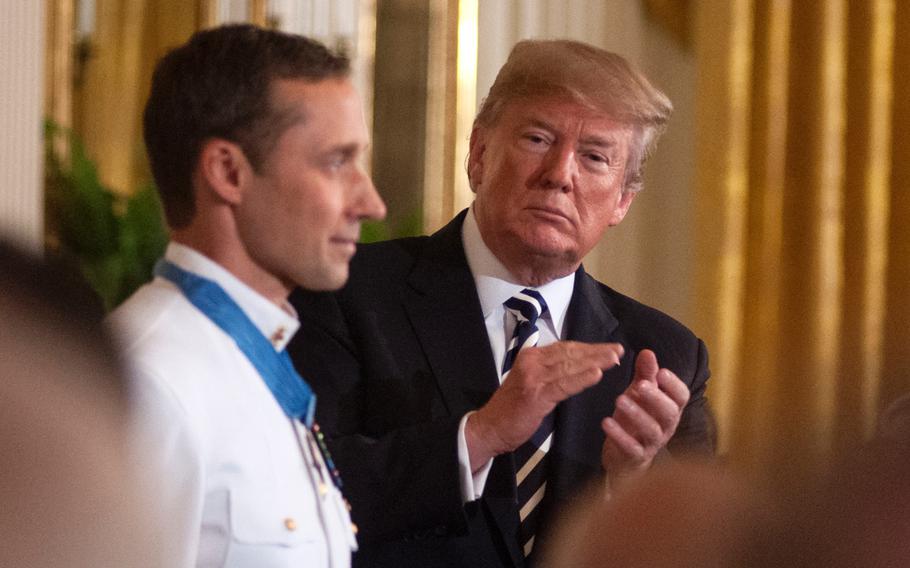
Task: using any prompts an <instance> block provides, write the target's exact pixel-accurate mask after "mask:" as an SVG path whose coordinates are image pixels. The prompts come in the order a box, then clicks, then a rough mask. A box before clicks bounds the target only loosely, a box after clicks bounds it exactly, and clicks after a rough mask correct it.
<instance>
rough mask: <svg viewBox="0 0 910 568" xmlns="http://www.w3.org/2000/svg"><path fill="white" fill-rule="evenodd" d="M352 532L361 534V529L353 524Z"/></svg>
mask: <svg viewBox="0 0 910 568" xmlns="http://www.w3.org/2000/svg"><path fill="white" fill-rule="evenodd" d="M351 532H352V533H354V534H357V533H358V532H360V529H358V528H357V524H356V523H351Z"/></svg>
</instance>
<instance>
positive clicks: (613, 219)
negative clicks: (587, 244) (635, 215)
mask: <svg viewBox="0 0 910 568" xmlns="http://www.w3.org/2000/svg"><path fill="white" fill-rule="evenodd" d="M636 195H638V192H637V191H623V192H622V193H620V194H619V200H618V201H617V202H616V206H615V207H614V208H613V214H612V215H611V216H610V223H609V226H610V227H614V226H616V225H619V223H620V221H622V220H623V219H624V218H625V217H626V213H628V212H629V207H631V206H632V201H633V200H634V199H635V196H636Z"/></svg>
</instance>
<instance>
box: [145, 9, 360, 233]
mask: <svg viewBox="0 0 910 568" xmlns="http://www.w3.org/2000/svg"><path fill="white" fill-rule="evenodd" d="M350 72H351V66H350V61H349V60H348V58H347V57H345V56H344V55H340V54H337V53H334V52H332V51H331V50H329V49H328V48H326V47H325V46H324V45H322V44H321V43H319V42H317V41H313V40H311V39H308V38H305V37H303V36H298V35H292V34H287V33H282V32H279V31H274V30H267V29H263V28H257V27H255V26H252V25H248V24H241V25H229V26H222V27H219V28H213V29H208V30H204V31H201V32H197V33H196V34H195V35H193V37H191V38H190V40H189V41H188V42H187V43H185V44H183V45H182V46H180V47H177V48H176V49H174V50H172V51H171V52H170V53H168V54H167V55H165V56H164V58H162V59H161V61H159V62H158V65H157V67H156V68H155V74H154V76H153V77H152V88H151V94H150V95H149V99H148V102H147V103H146V105H145V114H144V117H143V129H144V134H145V146H146V151H147V152H148V156H149V162H150V163H151V167H152V174H153V175H154V177H155V182H156V183H157V185H158V192H159V194H160V195H161V202H162V204H163V205H164V213H165V216H166V217H167V221H168V225H170V226H171V227H172V228H180V227H184V226H186V225H188V224H189V223H190V221H191V220H192V219H193V216H194V215H195V195H194V193H195V192H194V190H193V184H192V176H193V170H194V169H195V167H196V161H197V160H198V159H199V152H200V150H201V148H202V144H203V143H204V142H205V141H206V140H207V139H209V138H224V139H227V140H231V141H233V142H236V143H237V144H239V145H240V147H241V148H242V149H243V152H244V154H246V157H247V159H249V161H250V164H251V165H252V166H253V168H254V169H256V170H258V169H259V167H260V165H261V163H262V161H263V159H264V158H265V156H267V155H268V153H269V152H270V151H271V148H272V146H273V145H274V143H275V141H276V140H277V139H278V137H279V136H280V135H281V133H282V132H283V130H284V128H285V127H286V126H287V124H285V122H286V121H284V120H283V117H281V116H278V115H277V114H276V112H275V110H276V109H273V108H271V104H270V98H269V95H270V89H271V85H272V83H273V82H274V81H275V80H277V79H304V80H309V81H313V82H316V81H321V80H324V79H331V78H342V77H347V76H349V75H350Z"/></svg>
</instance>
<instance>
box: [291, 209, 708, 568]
mask: <svg viewBox="0 0 910 568" xmlns="http://www.w3.org/2000/svg"><path fill="white" fill-rule="evenodd" d="M464 215H465V213H464V212H462V213H461V214H460V215H459V216H457V217H456V218H455V219H454V220H453V221H452V222H450V223H449V224H448V225H447V226H446V227H444V228H443V229H441V230H440V231H439V232H437V233H435V234H434V235H432V236H430V237H417V238H408V239H399V240H394V241H387V242H383V243H377V244H372V245H362V246H361V247H360V249H359V250H358V252H357V254H356V256H355V257H354V259H353V262H352V265H351V275H350V280H349V282H348V284H347V286H345V288H344V289H342V290H341V291H340V292H338V293H335V294H330V293H311V292H303V291H297V292H295V293H294V294H293V295H292V297H291V300H292V303H293V304H294V305H295V307H296V308H297V310H298V312H299V313H300V317H301V322H302V326H301V330H300V331H299V332H298V333H297V335H296V336H295V338H294V340H293V341H292V343H291V345H290V346H289V350H290V352H291V355H292V357H293V359H294V362H295V365H296V366H297V368H298V370H299V371H300V373H301V374H302V375H303V376H304V377H306V379H307V380H308V381H309V382H310V383H311V384H312V386H313V388H314V390H315V391H316V393H317V396H318V404H317V412H316V417H317V421H318V422H319V424H320V425H321V428H322V429H323V431H324V432H325V433H326V436H327V438H328V446H329V448H330V450H331V452H332V454H333V456H334V459H335V461H336V463H337V465H338V467H339V469H340V470H341V476H342V479H343V480H344V493H345V495H346V496H347V497H348V499H349V500H350V502H351V504H352V506H353V518H354V520H355V521H356V522H357V523H358V525H359V526H360V529H361V532H360V538H359V540H360V543H361V550H360V552H358V553H357V554H356V555H355V557H354V560H355V565H356V566H390V567H391V566H394V567H403V566H414V567H418V566H419V567H421V568H426V567H432V566H465V567H472V568H474V567H485V566H521V565H522V556H521V553H520V550H519V545H518V540H517V533H518V511H517V506H516V497H515V481H514V477H515V467H514V462H513V458H512V455H511V454H507V455H502V456H499V457H497V458H496V459H495V460H494V462H493V467H492V470H491V472H490V475H489V478H488V480H487V484H486V487H485V489H484V493H483V497H482V498H481V499H479V500H478V501H475V502H472V503H469V504H467V505H463V504H462V500H461V492H460V489H459V487H460V485H459V477H458V456H457V430H458V423H459V421H460V420H461V418H462V417H463V416H464V414H465V413H467V412H468V411H471V410H475V409H477V408H479V407H480V406H482V405H483V404H484V403H485V402H486V401H487V400H488V399H489V398H490V396H491V395H492V394H493V391H495V390H496V388H497V387H498V385H499V379H498V374H497V372H496V368H495V365H494V363H493V355H492V353H491V351H490V343H489V340H488V338H487V333H486V327H485V325H484V321H483V316H482V314H481V308H480V301H479V299H478V297H477V291H476V289H475V286H474V280H473V278H472V276H471V273H470V270H469V269H468V265H467V261H466V259H465V255H464V248H463V245H462V241H461V225H462V221H463V219H464ZM564 330H565V335H566V337H565V339H572V340H576V341H585V342H619V343H622V344H623V346H624V347H625V355H624V357H623V359H622V362H621V365H619V366H618V367H614V368H612V369H609V370H607V371H606V372H605V373H604V376H603V379H602V380H601V381H600V383H598V384H597V385H596V386H594V387H591V388H589V389H587V390H585V391H583V392H582V393H580V394H578V395H576V396H574V397H571V398H570V399H568V400H566V401H564V402H562V403H561V404H559V405H558V406H557V408H556V417H555V420H556V430H555V434H554V440H553V444H552V447H551V450H550V455H551V456H552V459H551V460H550V464H551V469H550V471H549V472H548V482H547V492H546V496H545V499H544V503H543V504H542V507H543V510H542V514H543V518H542V521H541V525H540V526H542V527H543V528H542V529H541V530H540V531H539V533H538V539H537V544H536V545H535V548H536V549H537V548H539V545H540V544H541V542H542V541H545V539H546V532H547V527H549V526H551V525H552V522H553V518H554V515H555V514H557V513H558V511H559V510H561V509H564V508H565V507H566V506H567V505H569V504H570V503H571V502H572V501H573V499H574V498H576V497H577V496H578V495H579V492H580V490H582V489H584V488H585V486H586V485H587V484H588V483H589V482H591V481H592V480H594V479H599V478H600V477H601V476H602V475H603V469H602V467H601V461H600V453H601V447H602V445H603V441H604V434H603V431H602V430H601V427H600V421H601V419H602V418H603V417H605V416H609V415H611V414H612V413H613V407H614V403H615V400H616V397H617V396H618V395H619V394H620V393H622V392H623V390H625V388H626V387H627V386H629V384H630V382H631V380H632V375H633V371H634V358H635V355H636V354H637V353H638V351H640V350H642V349H645V348H648V349H652V350H654V351H655V353H656V354H657V358H658V361H659V363H660V365H661V366H663V367H667V368H669V369H671V370H673V371H674V372H675V373H676V374H677V375H678V376H679V377H680V378H681V379H682V380H683V381H684V382H685V383H686V384H687V385H688V386H689V388H690V390H691V393H692V396H691V400H690V402H689V404H688V406H687V407H686V409H685V411H684V413H683V417H682V420H681V422H680V425H679V428H678V429H677V432H676V434H675V436H674V437H673V439H672V440H671V442H670V444H669V446H668V449H669V452H670V453H671V454H675V453H682V452H699V453H711V452H712V451H713V428H712V421H711V417H710V413H709V410H708V407H707V403H706V399H705V397H704V392H705V383H706V381H707V379H708V375H709V372H708V363H707V353H706V350H705V346H704V344H703V343H702V342H701V340H699V339H698V338H697V337H695V336H694V335H693V334H692V333H691V332H690V331H689V330H688V329H686V328H685V327H684V326H683V325H682V324H680V323H679V322H677V321H675V320H674V319H672V318H670V317H669V316H667V315H665V314H663V313H661V312H659V311H657V310H655V309H653V308H649V307H647V306H645V305H643V304H640V303H638V302H636V301H634V300H632V299H630V298H627V297H626V296H623V295H622V294H619V293H617V292H615V291H613V290H611V289H610V288H608V287H607V286H605V285H603V284H601V283H599V282H597V281H596V280H594V279H593V278H591V277H590V276H589V275H588V274H586V273H585V272H584V270H583V269H582V268H579V270H578V273H577V274H576V279H575V289H574V292H573V295H572V299H571V301H570V303H569V307H568V312H567V314H566V322H565V324H564Z"/></svg>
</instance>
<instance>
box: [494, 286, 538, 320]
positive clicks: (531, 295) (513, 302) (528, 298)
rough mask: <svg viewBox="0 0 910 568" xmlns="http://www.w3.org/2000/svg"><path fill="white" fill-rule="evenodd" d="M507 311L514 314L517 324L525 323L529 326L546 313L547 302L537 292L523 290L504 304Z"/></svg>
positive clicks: (528, 289) (527, 289)
mask: <svg viewBox="0 0 910 568" xmlns="http://www.w3.org/2000/svg"><path fill="white" fill-rule="evenodd" d="M504 305H505V307H506V309H507V310H509V311H510V312H512V313H513V314H515V317H516V318H518V321H519V322H523V321H526V322H528V323H530V324H531V325H535V324H536V323H537V318H539V317H540V316H542V315H543V314H545V313H547V302H546V301H545V300H544V299H543V296H541V295H540V292H538V291H537V290H532V289H530V288H525V289H524V290H522V291H521V292H518V293H517V294H515V295H514V296H512V297H511V298H509V299H508V300H506V301H505V303H504Z"/></svg>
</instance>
